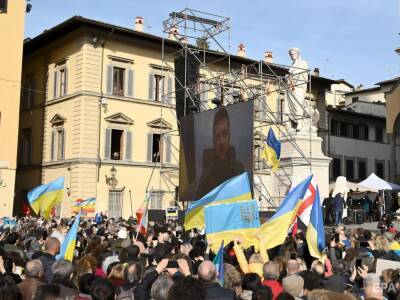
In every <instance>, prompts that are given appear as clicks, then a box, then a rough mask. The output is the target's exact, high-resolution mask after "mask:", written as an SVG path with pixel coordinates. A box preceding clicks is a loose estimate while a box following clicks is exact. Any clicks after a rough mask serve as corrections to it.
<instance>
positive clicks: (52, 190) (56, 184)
mask: <svg viewBox="0 0 400 300" xmlns="http://www.w3.org/2000/svg"><path fill="white" fill-rule="evenodd" d="M63 196H64V177H60V178H58V179H56V180H54V181H52V182H50V183H47V184H43V185H40V186H38V187H35V188H34V189H33V190H32V191H30V192H29V193H28V201H29V204H30V205H31V207H32V209H33V211H34V212H35V213H36V214H39V213H40V215H41V216H43V217H45V218H46V219H49V218H50V213H51V209H52V208H53V207H54V206H56V205H57V204H58V203H60V202H61V200H62V199H63Z"/></svg>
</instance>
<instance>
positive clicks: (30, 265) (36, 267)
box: [25, 259, 43, 277]
mask: <svg viewBox="0 0 400 300" xmlns="http://www.w3.org/2000/svg"><path fill="white" fill-rule="evenodd" d="M25 272H26V276H37V277H41V276H42V275H43V265H42V262H41V261H40V260H38V259H33V260H30V261H28V262H27V263H26V266H25Z"/></svg>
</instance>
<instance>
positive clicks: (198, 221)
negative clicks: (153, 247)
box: [185, 172, 252, 230]
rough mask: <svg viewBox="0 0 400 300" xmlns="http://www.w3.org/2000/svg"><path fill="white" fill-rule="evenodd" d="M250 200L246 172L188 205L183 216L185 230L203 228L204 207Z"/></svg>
mask: <svg viewBox="0 0 400 300" xmlns="http://www.w3.org/2000/svg"><path fill="white" fill-rule="evenodd" d="M249 199H252V196H251V189H250V183H249V178H248V176H247V172H244V173H242V174H240V175H238V176H235V177H233V178H231V179H229V180H227V181H225V182H223V183H222V184H220V185H219V186H217V187H216V188H214V189H213V190H212V191H211V192H209V193H208V194H206V195H204V196H203V197H202V198H201V199H200V200H198V201H195V202H193V203H191V204H190V205H189V208H188V209H187V211H186V214H185V230H189V229H192V228H199V229H201V228H203V227H204V206H206V205H208V204H211V203H214V202H218V203H220V204H221V203H230V202H235V201H241V200H249Z"/></svg>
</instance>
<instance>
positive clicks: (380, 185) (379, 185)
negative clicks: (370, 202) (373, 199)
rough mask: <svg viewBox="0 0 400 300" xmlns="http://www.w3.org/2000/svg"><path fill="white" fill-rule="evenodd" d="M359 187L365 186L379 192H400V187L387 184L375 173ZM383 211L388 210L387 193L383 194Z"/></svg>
mask: <svg viewBox="0 0 400 300" xmlns="http://www.w3.org/2000/svg"><path fill="white" fill-rule="evenodd" d="M359 185H361V186H364V187H366V188H371V189H377V190H379V191H387V190H400V185H397V184H394V183H391V182H386V181H385V180H383V179H382V178H380V177H378V176H377V175H376V174H375V173H373V172H372V173H371V175H369V176H368V178H367V179H365V180H363V181H361V182H360V183H359ZM383 199H384V200H383V211H385V209H386V205H385V193H383Z"/></svg>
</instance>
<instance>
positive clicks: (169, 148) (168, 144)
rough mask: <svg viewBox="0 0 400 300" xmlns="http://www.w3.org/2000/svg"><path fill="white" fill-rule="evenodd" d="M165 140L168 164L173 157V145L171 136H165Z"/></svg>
mask: <svg viewBox="0 0 400 300" xmlns="http://www.w3.org/2000/svg"><path fill="white" fill-rule="evenodd" d="M164 138H165V148H166V155H165V156H166V157H165V160H166V162H167V163H170V162H171V155H172V144H171V136H170V135H167V136H164Z"/></svg>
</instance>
